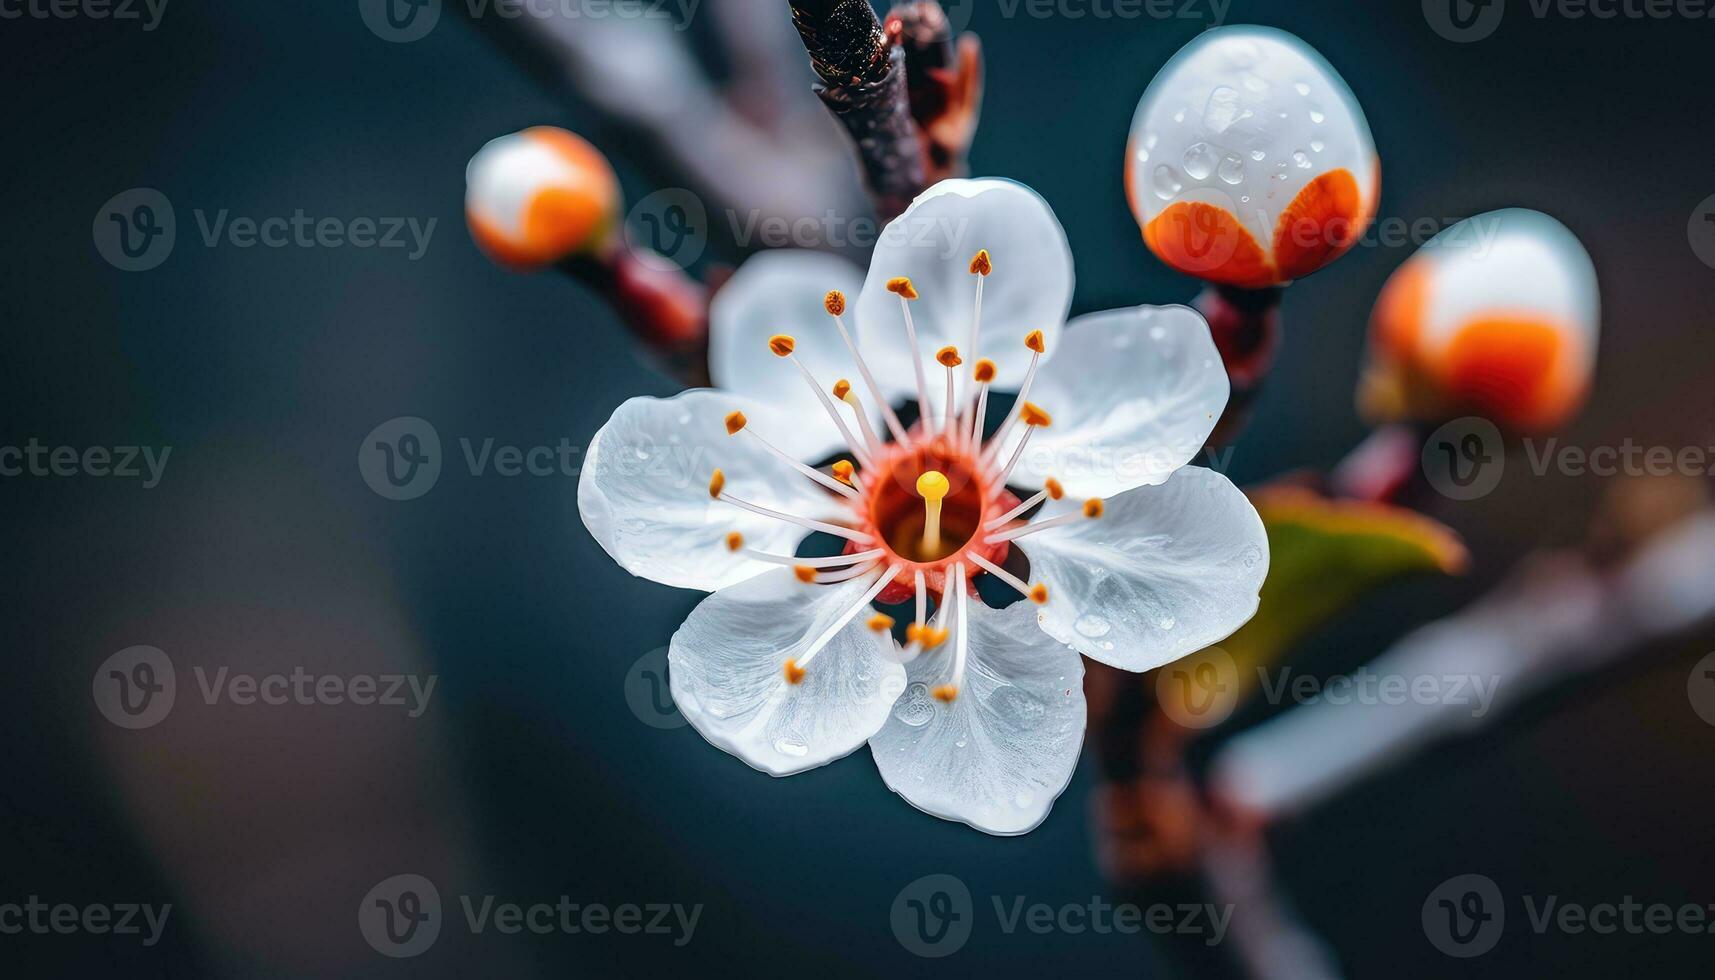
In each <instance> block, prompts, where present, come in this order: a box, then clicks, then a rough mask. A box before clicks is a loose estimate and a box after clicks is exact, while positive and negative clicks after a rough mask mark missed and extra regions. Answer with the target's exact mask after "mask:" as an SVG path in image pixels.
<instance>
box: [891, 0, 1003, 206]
mask: <svg viewBox="0 0 1715 980" xmlns="http://www.w3.org/2000/svg"><path fill="white" fill-rule="evenodd" d="M885 30H886V32H887V36H888V38H889V39H890V40H892V41H893V43H895V44H897V45H899V47H900V50H902V51H904V52H905V87H906V92H907V94H908V95H909V97H910V101H911V118H913V119H914V120H916V121H917V128H918V129H919V131H921V132H922V134H923V143H924V146H923V151H924V154H925V166H926V169H927V176H926V179H927V180H928V182H929V183H931V184H933V183H935V182H936V181H939V180H944V179H946V178H948V177H963V176H965V175H966V174H967V173H968V172H969V169H970V168H969V164H968V163H967V160H966V157H967V156H968V155H969V153H970V150H971V141H972V140H974V139H975V138H976V135H977V122H978V120H979V119H980V117H981V115H982V98H983V57H982V43H981V42H979V41H978V40H977V38H976V35H974V34H965V35H962V36H961V37H959V38H957V39H956V40H955V39H954V37H953V26H952V24H950V23H949V22H948V21H947V12H946V11H944V10H942V9H941V5H940V4H939V3H936V2H934V0H927V2H919V3H905V4H900V5H899V6H897V7H895V8H893V10H892V11H891V12H889V13H888V15H887V23H886V25H885Z"/></svg>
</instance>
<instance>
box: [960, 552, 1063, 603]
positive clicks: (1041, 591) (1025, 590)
mask: <svg viewBox="0 0 1715 980" xmlns="http://www.w3.org/2000/svg"><path fill="white" fill-rule="evenodd" d="M971 561H974V562H976V563H977V565H978V567H980V568H981V569H982V570H983V571H985V572H988V573H989V574H990V575H993V576H994V577H995V578H998V579H1000V580H1001V581H1002V582H1005V583H1006V584H1007V585H1010V586H1012V588H1013V590H1014V591H1016V592H1017V593H1018V594H1019V595H1021V596H1029V597H1030V601H1032V602H1034V603H1036V604H1037V605H1039V606H1040V605H1042V604H1043V603H1045V602H1047V601H1048V586H1046V585H1029V584H1026V583H1025V581H1024V580H1023V579H1021V578H1019V577H1018V576H1016V575H1014V574H1012V573H1011V572H1009V571H1007V570H1006V569H1004V568H1002V567H1000V566H999V565H996V564H995V563H994V562H992V561H989V560H988V559H986V558H984V557H983V556H982V555H979V554H977V553H976V552H972V553H971ZM1038 595H1040V596H1041V598H1038Z"/></svg>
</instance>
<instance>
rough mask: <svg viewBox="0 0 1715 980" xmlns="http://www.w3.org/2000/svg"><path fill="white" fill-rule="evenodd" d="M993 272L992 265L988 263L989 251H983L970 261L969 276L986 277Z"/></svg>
mask: <svg viewBox="0 0 1715 980" xmlns="http://www.w3.org/2000/svg"><path fill="white" fill-rule="evenodd" d="M993 271H994V263H993V262H990V261H989V250H988V249H986V248H985V249H983V250H982V251H980V252H978V253H977V254H976V256H975V257H974V258H972V259H971V275H973V276H986V275H988V274H989V273H991V272H993Z"/></svg>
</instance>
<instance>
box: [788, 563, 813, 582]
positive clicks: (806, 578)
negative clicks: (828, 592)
mask: <svg viewBox="0 0 1715 980" xmlns="http://www.w3.org/2000/svg"><path fill="white" fill-rule="evenodd" d="M792 574H793V575H796V576H798V581H800V582H803V583H804V584H805V585H809V584H810V583H812V582H814V581H816V570H815V569H814V568H811V567H810V566H809V565H793V566H792Z"/></svg>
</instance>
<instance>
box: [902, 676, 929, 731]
mask: <svg viewBox="0 0 1715 980" xmlns="http://www.w3.org/2000/svg"><path fill="white" fill-rule="evenodd" d="M893 717H895V718H898V719H899V721H900V723H901V724H905V725H910V726H911V727H912V728H921V727H923V726H924V725H927V724H928V723H929V719H931V718H933V717H935V702H934V700H933V699H931V698H930V697H929V687H928V685H926V684H913V685H911V686H910V687H908V688H906V689H905V693H904V694H903V695H901V696H900V698H899V700H898V701H895V702H893Z"/></svg>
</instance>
